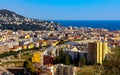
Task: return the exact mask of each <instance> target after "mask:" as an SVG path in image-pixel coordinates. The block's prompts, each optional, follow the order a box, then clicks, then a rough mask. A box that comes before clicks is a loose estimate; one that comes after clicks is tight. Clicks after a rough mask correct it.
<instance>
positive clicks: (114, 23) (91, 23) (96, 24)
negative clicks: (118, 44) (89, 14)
mask: <svg viewBox="0 0 120 75" xmlns="http://www.w3.org/2000/svg"><path fill="white" fill-rule="evenodd" d="M53 21H55V22H57V23H59V24H60V25H62V26H64V27H68V26H73V27H91V28H104V29H108V30H110V31H115V30H120V20H53Z"/></svg>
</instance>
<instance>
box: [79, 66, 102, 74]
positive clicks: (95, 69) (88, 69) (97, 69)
mask: <svg viewBox="0 0 120 75" xmlns="http://www.w3.org/2000/svg"><path fill="white" fill-rule="evenodd" d="M101 69H102V66H84V68H82V69H80V70H78V71H77V75H101Z"/></svg>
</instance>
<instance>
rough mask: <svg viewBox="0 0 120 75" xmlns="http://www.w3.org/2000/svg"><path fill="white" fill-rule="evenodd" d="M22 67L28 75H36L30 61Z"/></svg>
mask: <svg viewBox="0 0 120 75" xmlns="http://www.w3.org/2000/svg"><path fill="white" fill-rule="evenodd" d="M24 67H26V69H27V70H28V71H29V73H30V74H32V75H36V70H35V68H34V65H33V63H32V62H31V59H28V60H27V61H25V62H24Z"/></svg>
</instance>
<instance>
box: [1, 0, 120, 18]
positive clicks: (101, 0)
mask: <svg viewBox="0 0 120 75" xmlns="http://www.w3.org/2000/svg"><path fill="white" fill-rule="evenodd" d="M0 9H8V10H11V11H14V12H16V13H18V14H20V15H23V16H25V17H29V18H37V19H42V20H120V0H0Z"/></svg>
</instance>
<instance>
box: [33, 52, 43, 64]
mask: <svg viewBox="0 0 120 75" xmlns="http://www.w3.org/2000/svg"><path fill="white" fill-rule="evenodd" d="M43 56H44V52H40V51H37V52H34V54H33V57H32V63H40V64H41V65H43V59H44V58H43Z"/></svg>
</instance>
